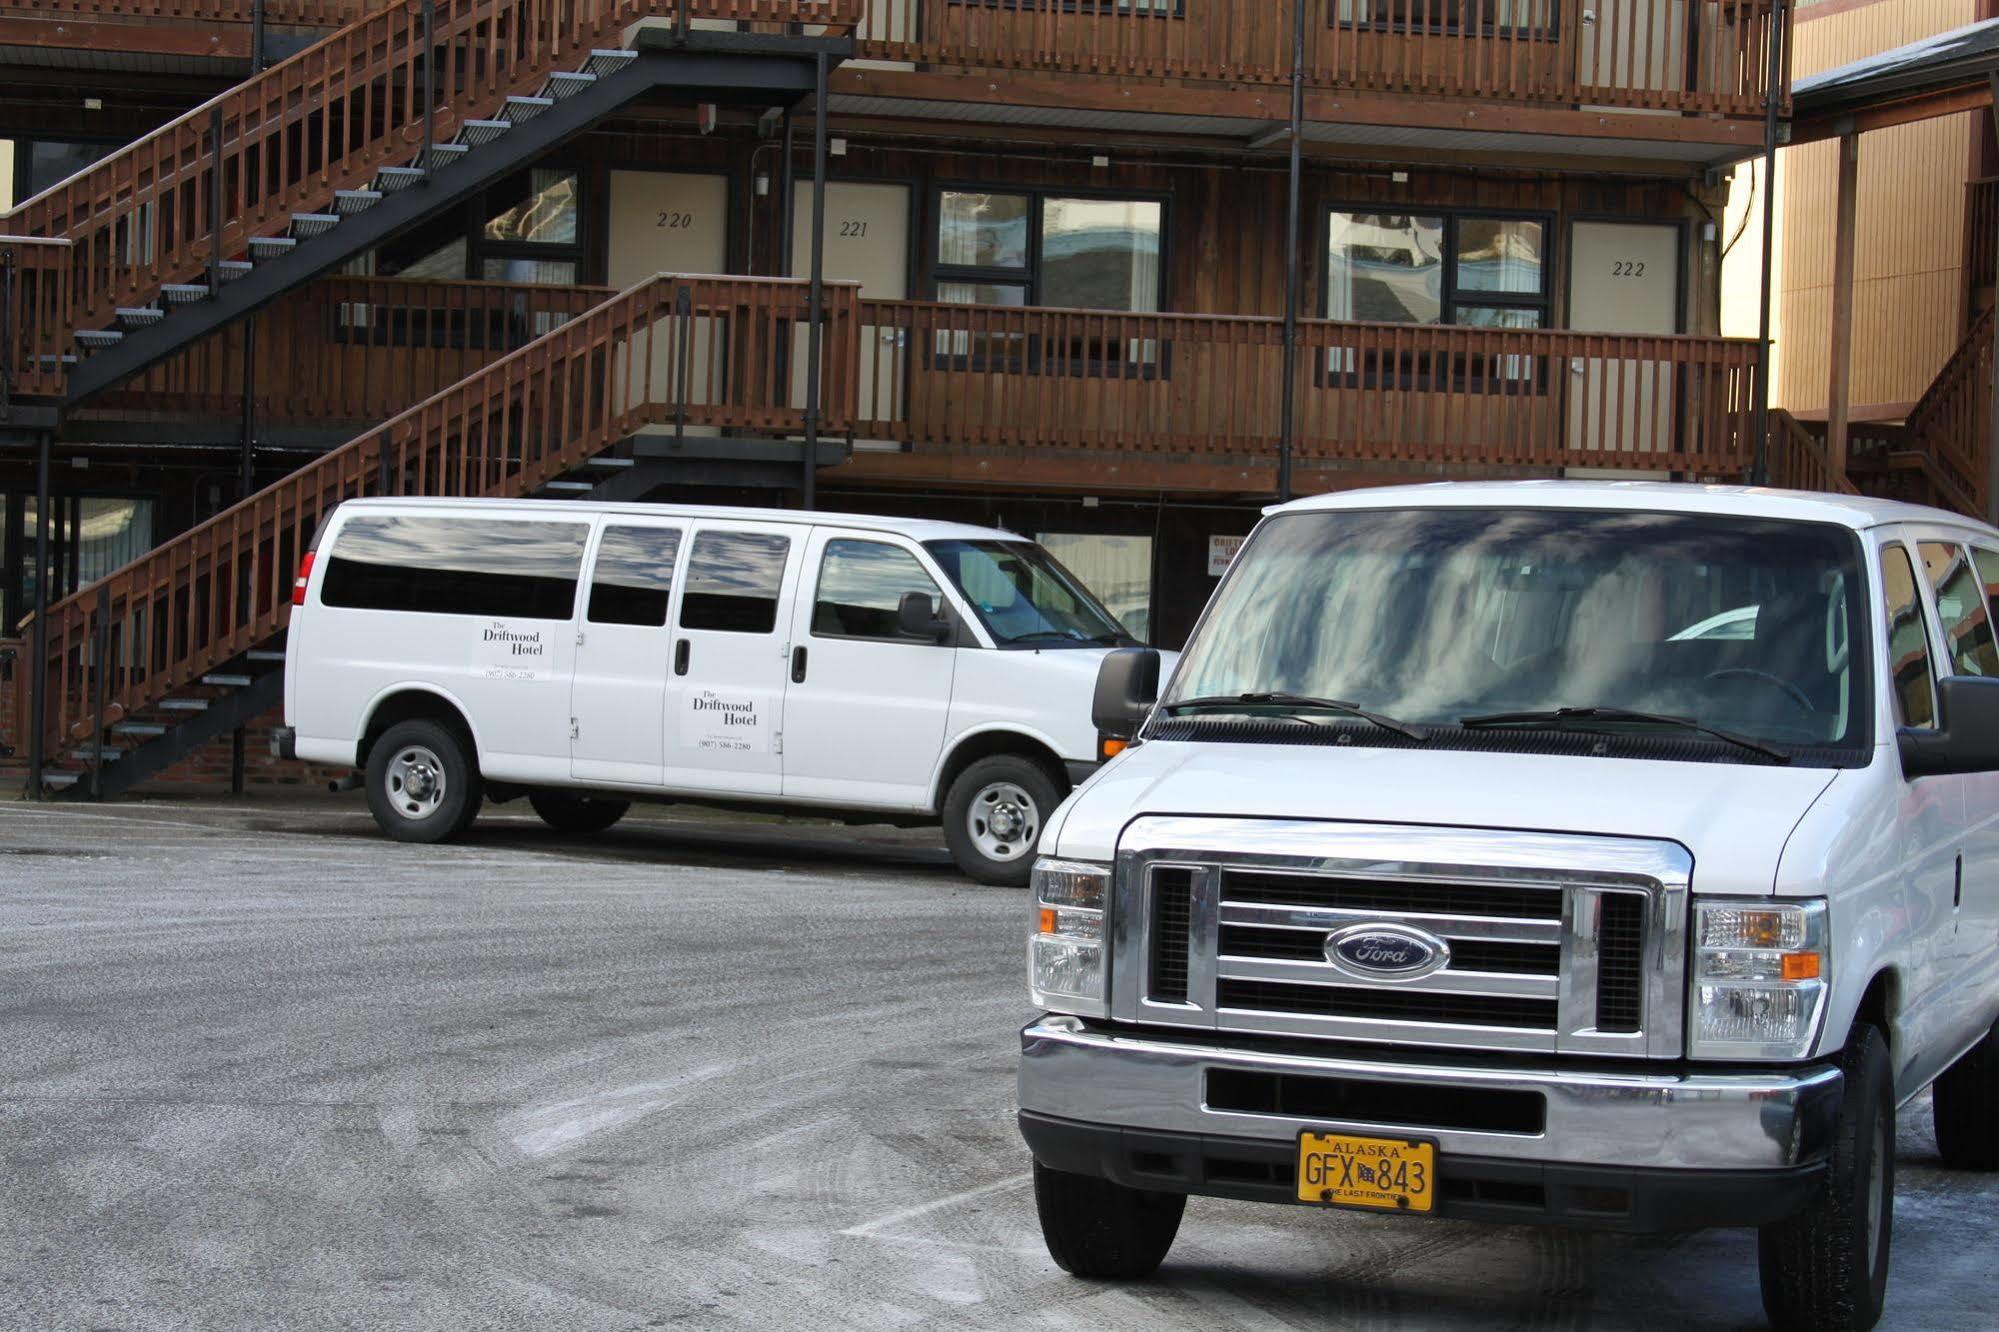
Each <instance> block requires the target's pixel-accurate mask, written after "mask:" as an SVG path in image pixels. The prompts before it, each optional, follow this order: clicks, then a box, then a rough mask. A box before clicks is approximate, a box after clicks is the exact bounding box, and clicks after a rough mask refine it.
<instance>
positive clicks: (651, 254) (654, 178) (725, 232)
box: [606, 171, 729, 435]
mask: <svg viewBox="0 0 1999 1332" xmlns="http://www.w3.org/2000/svg"><path fill="white" fill-rule="evenodd" d="M610 211H611V227H610V232H611V234H610V253H609V256H608V263H607V265H606V269H607V276H608V277H609V279H610V283H611V285H612V286H613V287H616V288H617V289H618V290H620V291H623V290H624V289H625V288H627V287H630V286H632V285H633V284H634V283H638V282H643V281H645V280H646V279H647V278H649V277H651V276H653V274H655V273H684V274H715V273H723V272H726V271H727V270H728V267H729V179H728V177H726V176H719V175H712V174H708V173H704V172H691V171H613V172H612V173H611V210H610ZM726 337H727V328H726V325H725V323H724V321H723V320H721V319H718V318H697V319H691V320H688V321H685V322H684V323H683V322H681V321H677V320H666V321H662V322H661V323H659V324H657V325H655V327H654V330H653V332H652V335H651V337H650V338H649V339H647V343H648V346H647V350H646V352H645V353H644V354H643V355H642V356H641V357H640V358H639V363H638V364H636V365H633V366H631V367H630V376H631V378H630V380H629V382H630V384H631V388H630V389H629V390H628V401H635V400H637V399H639V398H642V397H650V398H651V399H652V401H653V402H654V403H657V404H660V405H662V407H665V406H666V405H668V404H671V403H673V402H675V401H677V400H678V399H679V398H680V397H681V396H682V384H683V381H684V384H685V396H686V399H687V401H688V403H689V405H690V406H691V407H698V406H700V405H701V404H703V403H711V402H715V401H718V400H719V398H720V396H721V393H720V389H721V385H720V383H719V381H718V378H717V377H718V376H719V375H721V374H724V373H726V371H727V357H726V356H725V355H724V354H723V348H724V347H725V346H726ZM683 338H684V339H686V342H687V343H688V344H691V345H689V346H688V354H687V355H685V356H683V355H682V354H681V348H682V346H683V342H682V339H683ZM648 376H650V378H649V379H648ZM695 414H696V415H698V412H697V413H695ZM672 431H673V426H672V425H671V424H666V425H654V426H649V427H647V428H646V429H645V430H643V431H641V432H640V433H642V434H660V433H667V434H670V433H672ZM688 433H689V434H705V435H713V434H716V433H718V432H717V431H716V430H715V428H713V427H711V426H702V425H699V424H694V425H690V426H689V428H688Z"/></svg>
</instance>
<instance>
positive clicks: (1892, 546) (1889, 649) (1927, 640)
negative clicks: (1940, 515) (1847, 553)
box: [1874, 533, 1941, 731]
mask: <svg viewBox="0 0 1999 1332" xmlns="http://www.w3.org/2000/svg"><path fill="white" fill-rule="evenodd" d="M1916 540H1917V538H1914V537H1911V536H1909V535H1907V534H1905V533H1894V534H1891V535H1888V536H1885V537H1883V538H1882V539H1881V540H1880V541H1879V542H1877V543H1876V544H1875V547H1874V558H1875V563H1876V575H1877V576H1878V577H1879V579H1880V580H1881V581H1880V588H1881V601H1880V605H1879V606H1878V608H1877V609H1879V611H1880V612H1881V619H1880V620H1879V621H1877V626H1878V627H1879V628H1880V630H1881V651H1882V654H1883V655H1884V657H1885V658H1886V661H1885V663H1884V664H1885V666H1886V671H1885V674H1884V678H1883V679H1882V682H1881V683H1882V688H1883V689H1884V690H1885V691H1886V693H1887V699H1886V702H1887V705H1888V716H1889V724H1890V725H1891V727H1895V728H1899V729H1902V730H1910V731H1934V730H1936V729H1937V680H1938V679H1939V678H1940V677H1939V676H1938V675H1937V647H1938V643H1939V641H1940V639H1941V635H1940V633H1939V632H1938V629H1937V626H1938V623H1939V621H1938V617H1937V613H1936V607H1934V606H1933V605H1931V604H1930V597H1931V593H1930V579H1929V574H1928V573H1927V572H1926V571H1925V567H1924V565H1923V558H1922V552H1921V551H1919V550H1917V549H1916V548H1915V545H1914V543H1915V541H1916ZM1895 555H1900V556H1901V557H1902V559H1904V560H1905V561H1907V562H1908V565H1909V582H1910V586H1911V587H1912V588H1913V590H1914V592H1915V609H1916V615H1917V617H1918V618H1919V619H1920V620H1921V621H1922V635H1921V639H1922V644H1923V663H1924V669H1925V670H1926V672H1927V673H1928V676H1929V690H1930V715H1929V720H1928V721H1924V722H1911V721H1909V720H1908V719H1907V718H1905V717H1904V716H1903V715H1902V691H1901V689H1900V687H1899V686H1898V683H1897V677H1896V674H1895V626H1894V624H1893V622H1892V621H1890V619H1889V618H1888V616H1889V605H1888V561H1889V559H1890V558H1892V557H1893V556H1895Z"/></svg>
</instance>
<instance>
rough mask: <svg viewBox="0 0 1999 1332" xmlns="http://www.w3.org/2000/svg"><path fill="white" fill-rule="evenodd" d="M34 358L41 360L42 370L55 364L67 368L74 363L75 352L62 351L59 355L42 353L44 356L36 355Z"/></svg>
mask: <svg viewBox="0 0 1999 1332" xmlns="http://www.w3.org/2000/svg"><path fill="white" fill-rule="evenodd" d="M35 359H36V360H38V361H39V362H41V365H42V368H43V369H44V370H46V369H48V368H49V367H51V366H56V365H60V366H63V367H65V368H67V367H69V366H72V365H75V364H76V353H74V352H64V353H63V354H62V355H60V356H49V355H44V356H38V357H36V358H35Z"/></svg>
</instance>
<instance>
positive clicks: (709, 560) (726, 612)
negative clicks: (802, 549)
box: [680, 532, 791, 634]
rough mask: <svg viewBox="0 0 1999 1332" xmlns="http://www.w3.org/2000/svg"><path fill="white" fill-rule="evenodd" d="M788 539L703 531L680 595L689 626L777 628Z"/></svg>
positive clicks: (682, 615) (684, 619)
mask: <svg viewBox="0 0 1999 1332" xmlns="http://www.w3.org/2000/svg"><path fill="white" fill-rule="evenodd" d="M790 551H791V539H790V538H789V537H781V536H772V535H766V534H764V533H761V532H703V533H702V534H701V535H699V536H697V537H696V538H694V551H693V554H692V555H690V556H689V557H688V561H687V590H686V592H684V593H683V594H682V596H681V599H680V623H681V626H682V627H683V628H686V629H714V630H720V631H722V632H724V633H736V634H767V633H770V632H771V631H772V630H773V629H775V628H776V627H777V602H778V594H779V592H780V591H781V590H782V589H783V586H784V564H785V559H786V558H787V556H788V555H789V554H790Z"/></svg>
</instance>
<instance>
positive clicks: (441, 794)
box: [367, 721, 485, 842]
mask: <svg viewBox="0 0 1999 1332" xmlns="http://www.w3.org/2000/svg"><path fill="white" fill-rule="evenodd" d="M367 786H368V811H369V812H370V813H371V814H373V815H374V816H375V823H376V824H377V826H379V827H380V828H381V830H382V831H383V832H385V833H387V834H388V835H389V836H390V837H392V838H394V839H395V840H396V841H398V842H448V841H450V840H451V839H452V838H454V837H456V836H458V834H460V833H462V832H464V831H465V829H466V828H468V827H470V826H471V823H472V820H473V818H474V817H475V816H476V815H477V814H478V813H479V805H480V803H481V802H482V801H483V800H484V799H485V790H484V787H483V786H482V785H481V783H480V780H479V765H478V764H477V763H476V762H474V761H473V757H472V747H471V745H470V744H469V743H467V742H466V741H465V740H464V739H463V738H462V737H461V736H460V735H459V734H458V733H457V732H455V731H453V730H451V729H450V728H449V727H445V726H441V725H439V724H438V723H437V722H434V721H406V722H397V723H396V724H395V725H394V726H391V727H390V728H389V729H388V730H387V731H385V732H383V734H382V737H381V739H379V740H377V741H376V742H375V745H374V748H372V749H370V750H369V751H368V776H367Z"/></svg>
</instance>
